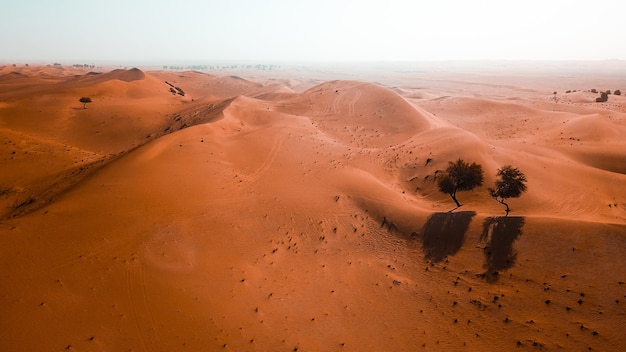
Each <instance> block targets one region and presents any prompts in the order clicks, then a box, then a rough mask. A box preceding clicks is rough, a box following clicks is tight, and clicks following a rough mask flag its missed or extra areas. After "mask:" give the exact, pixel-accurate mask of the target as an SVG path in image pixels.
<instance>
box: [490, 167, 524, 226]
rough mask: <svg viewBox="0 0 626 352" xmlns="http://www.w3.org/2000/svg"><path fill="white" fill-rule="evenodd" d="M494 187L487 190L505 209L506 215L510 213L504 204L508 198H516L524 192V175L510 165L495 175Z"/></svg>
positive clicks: (507, 206)
mask: <svg viewBox="0 0 626 352" xmlns="http://www.w3.org/2000/svg"><path fill="white" fill-rule="evenodd" d="M496 176H497V177H498V179H497V180H496V182H495V187H494V188H490V189H489V193H491V197H493V199H495V200H496V201H497V202H498V203H500V204H503V205H504V206H505V207H506V215H509V212H510V211H511V210H510V209H509V205H508V204H507V203H506V202H505V200H506V199H508V198H518V197H519V196H521V195H522V193H524V191H526V175H524V173H522V172H521V171H520V170H519V169H518V168H515V167H513V166H511V165H506V166H503V167H502V168H501V169H499V170H498V173H497V174H496Z"/></svg>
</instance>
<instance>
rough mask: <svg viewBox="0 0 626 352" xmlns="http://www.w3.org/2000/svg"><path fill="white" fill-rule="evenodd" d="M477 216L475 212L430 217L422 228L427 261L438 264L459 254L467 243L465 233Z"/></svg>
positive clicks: (441, 214) (439, 214)
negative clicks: (464, 243) (448, 257)
mask: <svg viewBox="0 0 626 352" xmlns="http://www.w3.org/2000/svg"><path fill="white" fill-rule="evenodd" d="M475 215H476V213H475V212H473V211H462V212H458V213H451V212H447V213H433V214H432V215H430V216H429V217H428V220H426V223H425V224H424V227H423V228H422V240H423V244H422V246H423V251H424V257H425V259H426V260H428V261H430V262H432V263H438V262H441V261H442V260H444V259H445V258H446V257H447V256H449V255H453V254H455V253H457V252H458V251H459V250H460V249H461V246H463V242H465V233H466V232H467V229H468V228H469V224H470V222H471V221H472V218H473V217H474V216H475Z"/></svg>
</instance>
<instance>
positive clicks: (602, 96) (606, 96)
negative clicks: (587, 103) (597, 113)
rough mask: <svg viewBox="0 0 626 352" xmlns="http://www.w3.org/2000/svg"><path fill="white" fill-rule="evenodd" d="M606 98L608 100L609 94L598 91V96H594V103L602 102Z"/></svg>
mask: <svg viewBox="0 0 626 352" xmlns="http://www.w3.org/2000/svg"><path fill="white" fill-rule="evenodd" d="M607 100H609V95H608V94H606V92H602V93H600V97H599V98H596V103H604V102H605V101H607Z"/></svg>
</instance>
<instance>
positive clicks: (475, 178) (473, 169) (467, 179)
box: [437, 159, 483, 207]
mask: <svg viewBox="0 0 626 352" xmlns="http://www.w3.org/2000/svg"><path fill="white" fill-rule="evenodd" d="M482 184H483V168H482V166H480V165H479V164H476V163H472V164H471V165H470V164H468V163H466V162H465V161H463V160H462V159H459V160H457V161H456V162H452V161H450V162H449V163H448V168H447V169H446V171H445V172H444V173H443V175H442V176H440V177H439V179H438V181H437V186H438V187H439V191H440V192H442V193H446V194H449V195H450V197H451V198H452V200H453V201H454V203H456V205H457V207H460V206H461V203H459V201H458V200H457V198H456V193H457V192H458V191H471V190H473V189H474V188H476V187H479V186H481V185H482Z"/></svg>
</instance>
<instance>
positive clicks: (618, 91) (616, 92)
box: [613, 89, 622, 95]
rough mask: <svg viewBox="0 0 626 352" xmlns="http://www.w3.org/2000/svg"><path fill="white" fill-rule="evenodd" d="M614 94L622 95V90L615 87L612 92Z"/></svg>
mask: <svg viewBox="0 0 626 352" xmlns="http://www.w3.org/2000/svg"><path fill="white" fill-rule="evenodd" d="M613 94H614V95H622V91H621V90H619V89H616V90H615V92H613Z"/></svg>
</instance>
